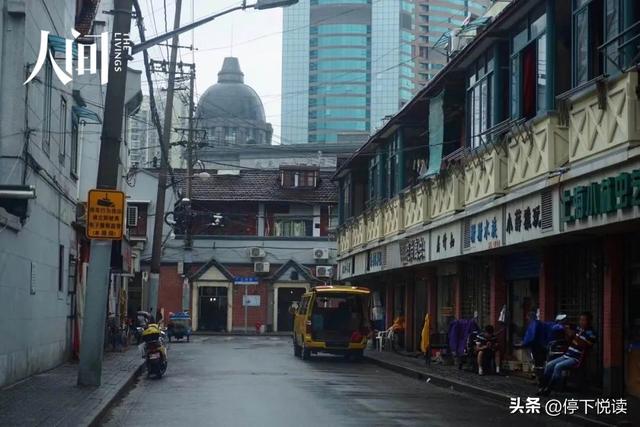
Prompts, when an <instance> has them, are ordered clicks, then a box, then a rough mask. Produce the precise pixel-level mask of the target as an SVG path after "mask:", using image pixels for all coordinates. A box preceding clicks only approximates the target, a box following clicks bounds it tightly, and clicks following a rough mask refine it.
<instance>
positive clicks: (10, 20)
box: [0, 1, 141, 386]
mask: <svg viewBox="0 0 640 427" xmlns="http://www.w3.org/2000/svg"><path fill="white" fill-rule="evenodd" d="M1 4H2V31H0V34H1V36H0V37H1V38H2V46H3V48H2V52H1V58H2V59H1V61H0V67H1V70H2V72H1V73H0V76H1V77H0V87H1V90H2V93H3V94H4V96H5V97H6V99H11V100H12V102H5V103H3V104H2V105H1V106H0V129H1V133H2V135H3V136H2V138H1V141H0V171H2V174H1V175H2V178H1V179H0V182H1V184H0V259H1V260H2V261H0V333H2V335H3V336H4V337H5V338H4V340H3V344H2V346H0V386H2V385H6V384H10V383H13V382H16V381H18V380H20V379H22V378H25V377H27V376H29V375H32V374H35V373H38V372H42V371H45V370H48V369H51V368H53V367H55V366H56V365H58V364H60V363H62V362H64V361H66V360H68V358H70V357H72V356H73V355H77V353H78V350H79V331H80V330H81V322H82V313H83V302H84V289H85V286H86V274H85V273H86V267H87V262H88V255H89V248H90V242H89V241H88V240H86V238H85V237H84V236H85V231H84V226H85V221H86V216H85V215H84V213H86V211H85V210H83V207H84V204H83V202H86V199H87V191H88V190H89V189H91V188H94V187H95V184H96V175H97V169H98V168H97V164H98V156H99V148H100V131H101V124H102V117H103V111H102V108H103V105H104V98H103V94H104V87H102V86H101V79H100V74H99V73H98V74H89V73H85V74H84V75H77V73H76V71H75V70H74V75H73V80H72V81H71V82H69V83H67V85H63V84H62V82H61V81H60V80H59V79H58V77H57V76H56V74H55V73H54V72H53V66H52V64H51V62H49V60H47V61H45V64H44V66H43V67H42V69H41V70H40V72H39V73H38V75H37V78H35V79H33V80H32V81H30V82H29V83H27V84H24V82H25V80H26V78H27V76H29V75H30V74H31V72H32V71H33V66H34V64H35V62H36V58H37V57H38V52H39V50H40V48H44V49H47V50H48V51H49V53H50V54H51V55H52V56H53V58H55V61H56V63H57V65H58V66H59V67H60V68H64V64H65V61H66V60H67V59H68V58H67V57H66V55H67V54H68V52H67V51H66V50H65V39H71V38H72V35H71V34H70V32H69V31H70V29H71V28H76V29H77V30H78V32H80V33H81V34H82V35H83V36H85V35H99V34H101V33H102V32H103V31H109V29H110V28H111V24H112V15H109V14H107V13H104V12H105V11H109V10H111V9H112V8H113V2H111V1H103V2H101V4H100V7H98V6H97V4H96V2H93V1H78V2H63V1H56V2H24V1H17V2H2V3H1ZM43 30H44V31H49V32H50V33H49V36H48V40H47V45H45V46H40V42H41V31H43ZM82 39H83V42H84V43H87V42H89V43H90V42H94V43H96V44H98V42H97V40H96V39H95V38H94V39H91V38H86V39H85V38H84V37H82ZM98 45H99V44H98ZM98 50H99V47H98ZM71 55H72V56H73V58H71V59H72V64H73V68H74V69H75V68H77V61H76V60H77V57H76V56H77V55H76V53H75V49H74V52H72V53H71ZM98 56H100V52H99V51H98ZM104 71H105V72H106V71H107V70H106V68H105V70H104ZM140 98H141V94H140V73H139V72H136V71H133V70H129V71H128V79H127V93H126V96H125V101H126V103H127V106H126V108H125V116H124V117H123V121H125V122H126V121H127V117H128V116H129V115H130V114H133V113H134V112H135V110H136V109H137V105H138V103H139V101H140ZM125 136H126V135H125V134H123V139H124V140H126V137H125ZM121 148H122V149H121V153H120V159H121V163H120V165H119V168H120V171H121V172H122V171H126V170H127V168H128V165H127V164H126V159H127V149H128V147H127V145H126V141H125V142H124V143H123V144H122V147H121ZM119 245H122V246H119ZM126 246H127V242H126V241H125V242H122V243H121V242H118V247H119V249H118V250H117V251H116V252H114V253H118V254H120V256H115V257H114V259H113V261H114V264H113V267H114V270H113V273H114V274H113V275H112V283H111V284H113V283H115V282H116V281H117V282H118V283H119V285H118V286H124V288H125V289H126V282H123V280H122V277H123V271H122V268H123V259H124V257H123V256H122V254H125V253H126V252H127V250H126ZM118 258H119V259H118ZM116 276H117V277H116ZM123 283H124V285H123ZM119 289H120V288H119ZM114 305H115V304H112V305H111V308H114V309H115V306H114ZM16 325H19V326H16Z"/></svg>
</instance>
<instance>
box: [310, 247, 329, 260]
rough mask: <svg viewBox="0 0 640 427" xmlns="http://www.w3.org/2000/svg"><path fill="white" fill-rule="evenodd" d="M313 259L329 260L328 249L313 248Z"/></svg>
mask: <svg viewBox="0 0 640 427" xmlns="http://www.w3.org/2000/svg"><path fill="white" fill-rule="evenodd" d="M313 259H329V249H327V248H315V249H314V250H313Z"/></svg>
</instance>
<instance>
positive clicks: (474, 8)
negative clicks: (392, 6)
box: [415, 0, 493, 86]
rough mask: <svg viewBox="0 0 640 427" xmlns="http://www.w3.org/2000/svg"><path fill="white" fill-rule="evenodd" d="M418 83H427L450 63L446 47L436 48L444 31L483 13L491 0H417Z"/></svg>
mask: <svg viewBox="0 0 640 427" xmlns="http://www.w3.org/2000/svg"><path fill="white" fill-rule="evenodd" d="M415 3H416V9H415V16H416V25H415V34H416V39H415V51H416V53H417V58H416V64H415V65H416V79H415V82H416V85H417V86H424V84H425V83H426V82H427V81H428V80H429V79H431V78H433V76H435V75H436V74H437V73H438V71H440V70H441V69H442V67H444V65H445V64H446V63H447V56H446V54H445V53H444V51H443V49H434V48H433V45H434V44H436V43H437V42H438V40H439V39H440V38H441V37H442V35H443V34H444V33H446V32H448V31H451V30H454V29H457V28H460V27H461V26H462V25H463V23H464V22H465V20H466V19H467V18H469V19H468V21H471V20H473V18H475V17H478V16H482V15H483V14H484V12H485V11H486V10H487V9H488V8H489V6H491V3H493V2H492V1H491V0H416V2H415Z"/></svg>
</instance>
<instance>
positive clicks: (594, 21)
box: [336, 0, 640, 396]
mask: <svg viewBox="0 0 640 427" xmlns="http://www.w3.org/2000/svg"><path fill="white" fill-rule="evenodd" d="M639 12H640V11H639V10H638V8H637V7H636V5H635V2H631V1H617V0H613V1H609V0H605V1H598V0H592V1H580V2H576V1H568V0H567V1H524V0H514V1H512V2H511V3H510V4H509V5H508V6H507V7H505V8H504V9H503V10H502V12H501V13H500V14H498V15H496V16H494V17H493V18H492V19H490V20H488V21H487V22H486V23H485V24H484V25H483V26H482V27H480V28H478V35H477V36H476V37H475V38H474V39H473V40H472V41H471V42H470V43H469V44H468V45H467V46H466V47H465V48H464V49H463V50H462V51H460V52H459V53H458V54H457V55H456V56H455V57H453V58H452V59H451V60H450V61H449V62H448V63H447V65H445V66H444V68H443V69H442V70H441V71H440V72H439V73H438V74H437V75H436V76H435V77H434V78H433V79H431V80H430V81H429V83H428V84H427V85H426V86H425V87H424V88H423V89H422V90H420V92H419V93H418V94H417V95H416V96H415V97H414V98H413V99H412V100H411V101H410V102H409V103H408V104H407V105H406V106H405V107H404V108H403V109H402V110H401V111H400V112H398V114H396V115H395V116H394V117H393V118H392V119H391V120H390V121H389V122H388V123H387V124H386V125H385V126H384V127H383V128H381V129H380V130H379V131H378V132H376V133H375V134H374V135H373V136H372V137H371V138H370V139H369V140H368V142H367V143H366V144H365V145H364V146H363V147H361V149H360V150H359V151H358V152H357V153H356V154H355V155H354V156H353V157H352V158H351V159H350V160H349V161H348V162H347V163H345V164H344V165H342V167H340V168H339V170H338V173H337V174H336V179H337V181H338V182H339V185H340V196H339V197H340V222H341V225H340V227H339V230H338V252H339V254H338V277H339V279H340V280H341V281H343V282H350V283H353V284H358V285H365V286H370V287H371V288H373V289H374V290H375V292H376V293H377V298H379V299H380V301H381V304H382V306H383V307H384V312H385V316H384V317H385V318H384V320H385V322H386V325H387V326H389V325H390V324H391V322H392V321H393V319H394V318H395V317H396V316H398V315H401V314H402V315H405V316H406V317H407V327H406V331H405V342H406V345H407V347H408V348H410V349H415V348H416V347H417V345H418V344H419V342H420V332H421V328H422V322H423V319H424V316H425V314H426V313H430V314H431V319H432V324H431V325H432V326H431V334H432V335H431V336H432V343H433V344H434V345H433V347H434V348H435V349H438V350H439V351H443V353H446V351H447V350H446V348H447V345H446V342H447V333H448V325H449V324H450V322H451V321H452V320H453V319H469V318H476V319H478V321H479V323H480V324H481V326H484V325H487V324H493V325H496V326H497V330H499V331H500V332H501V336H502V339H503V340H504V345H505V348H506V349H507V354H508V357H509V358H511V359H512V360H514V361H515V365H514V366H520V367H524V366H525V365H526V364H527V358H526V357H525V355H524V353H525V350H524V349H523V348H522V339H523V332H524V328H525V327H526V325H527V319H528V318H529V316H530V315H531V313H533V314H534V315H535V314H537V316H538V318H540V319H542V320H552V319H553V318H554V317H555V315H556V314H557V313H560V312H562V313H566V314H567V315H568V316H569V318H570V319H571V321H577V317H578V315H579V314H580V313H581V312H583V311H588V312H590V313H592V315H593V319H594V321H593V325H594V329H595V331H596V334H597V335H598V343H597V344H596V346H595V347H594V349H593V350H592V352H591V354H590V355H589V357H588V359H587V370H588V372H589V381H590V384H591V385H592V386H595V387H600V388H602V389H603V391H604V392H605V393H607V394H611V395H620V394H623V393H627V394H630V395H635V396H638V395H639V394H640V389H639V388H638V384H639V381H640V379H639V378H638V375H639V374H638V370H637V368H636V366H637V364H638V361H639V360H640V354H639V353H638V350H637V348H638V339H639V337H640V335H639V334H638V325H639V324H640V320H639V318H640V313H639V312H638V309H637V303H636V302H635V301H636V300H637V298H638V292H640V287H639V285H638V259H637V254H638V250H637V243H636V242H637V240H638V237H640V234H639V233H640V220H639V219H638V218H640V210H639V209H640V208H639V205H638V203H636V202H638V200H639V199H638V196H639V195H640V191H639V188H640V187H639V184H638V183H640V181H639V180H638V179H637V178H638V176H639V175H638V174H639V172H638V169H639V167H640V163H639V159H640V157H639V155H640V152H639V151H638V144H639V143H640V134H638V131H637V129H638V121H639V120H640V116H639V115H638V93H637V90H636V89H637V88H638V71H637V68H636V67H637V64H636V62H635V61H636V60H635V59H634V58H637V56H636V54H637V47H635V46H634V47H633V48H632V47H630V46H629V44H628V43H625V40H628V39H630V38H632V37H634V36H635V35H636V34H637V25H636V24H637V22H638V21H639V20H640V15H639ZM571 34H574V35H575V36H574V37H572V36H571ZM581 34H590V35H591V37H586V36H584V37H583V36H581ZM596 40H597V41H596ZM462 81H464V85H461V84H460V82H462ZM425 135H426V136H425ZM425 145H428V147H426V148H424V147H425ZM523 369H524V368H523Z"/></svg>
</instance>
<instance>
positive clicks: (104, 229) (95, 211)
mask: <svg viewBox="0 0 640 427" xmlns="http://www.w3.org/2000/svg"><path fill="white" fill-rule="evenodd" d="M124 199H125V197H124V193H123V192H122V191H114V190H90V191H89V197H88V203H87V237H88V238H89V239H101V240H122V230H123V228H124V212H125V210H124Z"/></svg>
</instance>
